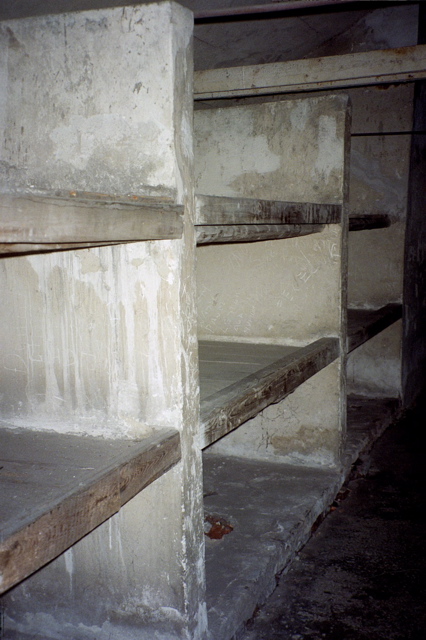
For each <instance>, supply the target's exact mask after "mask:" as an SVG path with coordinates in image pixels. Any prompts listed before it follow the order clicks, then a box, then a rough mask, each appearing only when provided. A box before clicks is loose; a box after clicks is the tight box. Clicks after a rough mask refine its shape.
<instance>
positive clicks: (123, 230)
mask: <svg viewBox="0 0 426 640" xmlns="http://www.w3.org/2000/svg"><path fill="white" fill-rule="evenodd" d="M182 214H183V207H182V206H181V205H175V204H171V203H170V202H159V201H158V199H156V198H153V199H152V201H151V200H150V199H149V198H144V199H143V200H142V199H139V201H138V202H137V203H136V204H130V203H129V202H123V201H116V200H113V199H111V198H103V199H102V198H101V197H100V196H98V197H97V198H90V197H87V198H82V199H80V198H72V197H68V198H57V197H43V196H27V195H25V196H17V195H10V194H2V195H1V196H0V250H2V252H3V253H19V252H21V251H35V250H43V251H45V250H52V248H53V249H60V248H63V249H68V248H78V247H87V246H99V245H103V244H116V243H120V242H135V241H139V240H162V239H170V238H179V237H181V235H182V228H183V226H182ZM50 245H53V246H50Z"/></svg>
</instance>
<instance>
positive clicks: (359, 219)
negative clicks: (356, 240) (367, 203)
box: [349, 213, 391, 231]
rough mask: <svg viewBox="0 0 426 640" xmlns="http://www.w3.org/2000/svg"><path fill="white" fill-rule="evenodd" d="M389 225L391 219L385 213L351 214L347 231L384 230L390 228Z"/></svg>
mask: <svg viewBox="0 0 426 640" xmlns="http://www.w3.org/2000/svg"><path fill="white" fill-rule="evenodd" d="M390 225H391V219H390V216H389V215H388V214H387V213H369V214H365V215H357V214H351V215H350V216H349V231H364V230H366V229H384V228H385V227H390Z"/></svg>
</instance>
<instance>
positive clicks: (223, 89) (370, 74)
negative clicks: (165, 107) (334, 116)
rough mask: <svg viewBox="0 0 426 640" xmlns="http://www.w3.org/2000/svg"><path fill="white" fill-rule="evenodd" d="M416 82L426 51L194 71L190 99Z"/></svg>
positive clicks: (424, 71)
mask: <svg viewBox="0 0 426 640" xmlns="http://www.w3.org/2000/svg"><path fill="white" fill-rule="evenodd" d="M421 78H426V45H417V46H412V47H400V48H398V49H380V50H377V51H366V52H362V53H349V54H346V55H340V56H327V57H322V58H309V59H307V60H291V61H289V62H274V63H270V64H260V65H248V66H245V67H229V68H224V69H208V70H205V71H197V72H195V76H194V98H195V100H209V99H217V98H230V97H242V96H255V95H262V94H263V95H265V94H278V93H293V92H298V91H316V90H327V89H333V88H344V87H356V86H365V85H377V84H388V83H391V82H412V81H414V80H419V79H421Z"/></svg>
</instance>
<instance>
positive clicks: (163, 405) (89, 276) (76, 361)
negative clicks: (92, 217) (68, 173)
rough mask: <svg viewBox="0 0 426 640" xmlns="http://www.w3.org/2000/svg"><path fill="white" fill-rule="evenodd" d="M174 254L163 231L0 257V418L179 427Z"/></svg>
mask: <svg viewBox="0 0 426 640" xmlns="http://www.w3.org/2000/svg"><path fill="white" fill-rule="evenodd" d="M179 260H180V255H179V249H178V247H177V241H169V240H166V241H158V242H146V243H134V244H128V245H124V246H117V247H102V248H96V249H89V250H81V251H75V252H63V253H60V254H54V253H52V254H49V255H42V256H29V257H21V258H14V259H12V260H3V261H2V263H1V274H2V280H3V291H7V296H8V301H9V303H8V305H2V311H1V313H2V316H3V317H2V325H3V326H4V328H5V330H4V332H2V344H1V362H2V366H1V374H2V375H1V378H2V381H1V384H2V390H3V401H2V415H3V417H6V418H9V419H14V418H18V419H19V418H20V417H25V416H27V417H28V416H29V415H30V418H29V419H30V420H36V421H37V423H39V424H40V428H42V427H44V428H52V420H54V421H55V423H58V430H59V429H64V430H68V431H75V432H81V431H83V432H89V433H91V434H92V435H99V434H102V435H108V436H123V435H132V436H140V435H142V434H143V433H144V432H146V431H147V429H151V428H152V427H153V426H156V425H157V426H158V425H168V426H175V427H176V426H179V425H180V418H179V416H180V411H181V406H182V400H181V380H180V362H179V360H176V357H175V355H174V354H175V353H176V351H179V350H180V343H179V340H180V335H179V332H177V331H176V320H175V318H176V317H177V316H178V315H179V312H180V309H179V298H178V293H179V288H178V286H176V282H175V279H176V278H177V277H178V272H179ZM82 417H83V418H84V420H81V418H82ZM18 422H19V421H18ZM59 424H60V425H61V426H59Z"/></svg>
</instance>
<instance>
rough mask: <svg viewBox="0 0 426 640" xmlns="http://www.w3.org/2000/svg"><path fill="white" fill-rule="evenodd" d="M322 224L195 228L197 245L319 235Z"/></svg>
mask: <svg viewBox="0 0 426 640" xmlns="http://www.w3.org/2000/svg"><path fill="white" fill-rule="evenodd" d="M323 229H324V225H323V224H225V225H198V226H196V227H195V232H196V237H197V245H202V244H225V243H231V242H260V241H264V240H280V239H284V238H296V237H298V236H307V235H310V234H312V233H319V232H320V231H322V230H323Z"/></svg>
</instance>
